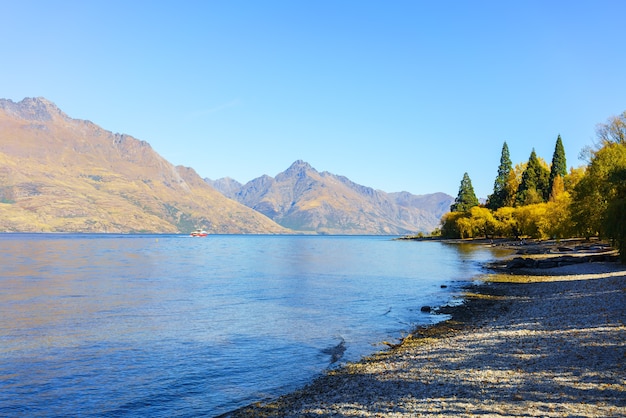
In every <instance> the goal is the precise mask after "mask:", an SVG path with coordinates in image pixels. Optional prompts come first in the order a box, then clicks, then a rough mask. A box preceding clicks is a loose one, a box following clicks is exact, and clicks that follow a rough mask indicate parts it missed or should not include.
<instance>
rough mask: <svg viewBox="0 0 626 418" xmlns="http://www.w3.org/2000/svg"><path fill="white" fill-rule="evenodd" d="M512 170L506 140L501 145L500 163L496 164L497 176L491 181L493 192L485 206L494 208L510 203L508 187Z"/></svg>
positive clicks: (510, 192)
mask: <svg viewBox="0 0 626 418" xmlns="http://www.w3.org/2000/svg"><path fill="white" fill-rule="evenodd" d="M512 171H513V163H512V162H511V157H510V154H509V146H508V145H507V143H506V141H504V144H503V145H502V153H501V154H500V165H499V166H498V177H496V180H495V181H494V183H493V194H492V195H491V196H489V198H488V201H487V207H488V208H489V209H491V210H496V209H498V208H501V207H503V206H508V205H510V204H511V203H512V202H511V197H512V196H511V194H512V191H511V190H510V187H509V176H510V175H511V172H512Z"/></svg>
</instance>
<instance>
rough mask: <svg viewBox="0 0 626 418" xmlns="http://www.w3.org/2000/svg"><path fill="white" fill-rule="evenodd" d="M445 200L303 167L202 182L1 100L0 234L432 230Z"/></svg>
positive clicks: (133, 143)
mask: <svg viewBox="0 0 626 418" xmlns="http://www.w3.org/2000/svg"><path fill="white" fill-rule="evenodd" d="M452 200H453V199H452V197H451V196H448V195H446V194H443V193H434V194H430V195H423V196H415V195H411V194H409V193H407V192H401V193H385V192H382V191H379V190H373V189H371V188H369V187H365V186H361V185H358V184H356V183H353V182H352V181H350V180H349V179H347V178H346V177H343V176H338V175H334V174H331V173H328V172H321V173H320V172H318V171H317V170H315V169H314V168H313V167H311V166H310V165H309V164H307V163H306V162H304V161H296V162H295V163H293V164H292V165H291V167H289V168H288V169H287V170H285V171H284V172H282V173H280V174H278V175H276V177H270V176H267V175H264V176H261V177H259V178H257V179H255V180H252V181H250V182H248V183H247V184H245V185H242V184H240V183H238V182H237V181H235V180H232V179H228V178H224V179H219V180H216V181H211V180H209V179H202V178H201V177H200V176H199V175H198V174H197V173H196V172H195V171H194V170H193V169H192V168H189V167H183V166H174V165H172V164H171V163H169V162H168V161H166V160H165V159H164V158H163V157H161V156H160V155H159V154H158V153H157V152H155V151H154V150H153V149H152V147H151V146H150V145H149V144H148V143H147V142H145V141H141V140H138V139H135V138H133V137H131V136H129V135H124V134H117V133H112V132H110V131H107V130H105V129H103V128H101V127H99V126H97V125H96V124H94V123H92V122H90V121H86V120H79V119H73V118H71V117H69V116H68V115H66V114H65V113H63V112H62V111H61V110H60V109H59V108H58V107H57V106H56V105H55V104H54V103H52V102H50V101H48V100H46V99H44V98H26V99H24V100H22V101H20V102H17V103H15V102H13V101H11V100H6V99H0V232H16V231H19V232H108V233H139V232H156V233H188V232H190V231H191V230H193V229H195V228H204V229H206V230H208V231H209V232H210V233H248V234H261V233H263V234H285V233H320V234H394V235H395V234H405V233H415V232H429V231H431V230H432V229H434V228H435V227H437V226H438V225H439V219H440V218H441V216H442V215H443V213H445V212H447V211H448V209H449V206H450V204H451V202H452Z"/></svg>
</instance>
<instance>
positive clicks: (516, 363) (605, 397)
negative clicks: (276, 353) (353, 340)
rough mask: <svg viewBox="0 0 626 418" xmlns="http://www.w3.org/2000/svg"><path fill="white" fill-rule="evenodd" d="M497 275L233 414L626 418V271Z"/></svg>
mask: <svg viewBox="0 0 626 418" xmlns="http://www.w3.org/2000/svg"><path fill="white" fill-rule="evenodd" d="M524 273H525V274H524V275H521V274H497V275H487V276H486V277H484V278H483V279H482V280H484V281H481V282H480V283H477V284H476V285H474V286H473V287H471V288H468V290H467V294H466V295H465V302H464V303H463V304H461V305H459V306H455V307H450V308H445V307H444V308H443V309H441V311H442V312H445V313H450V314H451V315H452V319H450V320H448V321H445V322H441V323H439V324H437V325H435V326H431V327H427V328H421V329H417V330H415V332H414V333H413V334H412V335H411V336H409V337H408V338H406V339H405V341H404V343H403V344H402V345H401V346H399V347H396V348H393V349H390V350H388V351H384V352H381V353H378V354H376V355H374V356H372V357H369V358H365V359H363V360H361V361H359V362H357V363H351V364H347V365H345V366H344V367H342V368H340V369H338V370H334V371H330V372H329V373H328V374H326V375H324V376H322V377H320V378H319V379H317V380H315V381H314V382H313V383H311V384H310V385H308V386H307V387H305V388H303V389H302V390H299V391H296V392H294V393H291V394H288V395H286V396H283V397H281V398H279V399H276V400H274V401H272V402H270V403H268V404H255V405H251V406H249V407H247V408H244V409H241V410H239V411H236V412H234V413H232V414H230V415H229V416H232V417H250V416H254V417H415V416H435V415H436V416H481V417H490V416H545V417H557V416H558V417H561V416H577V417H598V416H606V417H610V416H626V324H625V322H626V270H625V267H624V266H622V265H619V264H617V263H586V264H584V265H580V264H576V265H570V266H563V267H558V268H555V269H547V270H539V271H531V272H530V274H528V273H529V272H528V271H525V272H524Z"/></svg>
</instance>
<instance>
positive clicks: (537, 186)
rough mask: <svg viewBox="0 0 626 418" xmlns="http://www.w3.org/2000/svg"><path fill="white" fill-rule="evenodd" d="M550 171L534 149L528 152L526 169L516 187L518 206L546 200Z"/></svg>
mask: <svg viewBox="0 0 626 418" xmlns="http://www.w3.org/2000/svg"><path fill="white" fill-rule="evenodd" d="M549 177H550V172H549V171H548V169H547V168H546V167H544V166H543V165H542V164H541V161H540V160H539V158H538V157H537V154H536V153H535V150H534V149H533V151H532V152H531V153H530V158H529V159H528V164H527V165H526V170H524V173H523V174H522V181H521V183H520V185H519V188H518V189H517V196H516V198H515V203H516V204H517V205H518V206H524V205H531V204H534V203H542V202H545V201H546V200H548V197H549V195H550V189H549V188H548V183H549Z"/></svg>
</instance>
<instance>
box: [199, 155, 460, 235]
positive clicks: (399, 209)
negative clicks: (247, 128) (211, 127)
mask: <svg viewBox="0 0 626 418" xmlns="http://www.w3.org/2000/svg"><path fill="white" fill-rule="evenodd" d="M205 180H206V181H207V182H208V183H209V184H211V185H212V186H213V187H215V188H216V189H217V190H219V191H221V192H222V193H223V194H224V195H225V196H227V197H230V198H231V199H234V200H236V201H238V202H240V203H243V204H244V205H246V206H248V207H250V208H252V209H254V210H256V211H258V212H261V213H262V214H264V215H265V216H267V217H268V218H271V219H273V220H274V221H276V222H277V223H278V224H280V225H282V226H284V227H286V228H289V229H292V230H295V231H302V232H312V233H318V234H376V235H403V234H411V233H419V232H431V231H432V230H433V229H435V228H436V227H437V226H438V225H439V221H440V219H441V217H442V216H443V214H444V213H446V212H447V211H448V210H449V208H450V204H451V203H452V202H453V200H454V199H453V198H452V196H449V195H447V194H445V193H433V194H427V195H420V196H416V195H412V194H410V193H408V192H399V193H386V192H383V191H381V190H374V189H372V188H371V187H366V186H362V185H359V184H356V183H354V182H352V181H351V180H349V179H348V178H346V177H344V176H339V175H335V174H332V173H329V172H326V171H324V172H321V173H320V172H318V171H317V170H316V169H314V168H313V167H311V165H310V164H308V163H306V162H304V161H302V160H298V161H296V162H294V163H293V164H292V165H291V166H290V167H289V168H288V169H287V170H285V171H283V172H282V173H279V174H277V175H276V177H270V176H268V175H263V176H261V177H258V178H256V179H254V180H252V181H250V182H248V183H246V184H245V185H242V184H240V183H238V182H237V181H235V180H233V179H230V178H222V179H218V180H215V181H212V180H210V179H205Z"/></svg>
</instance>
